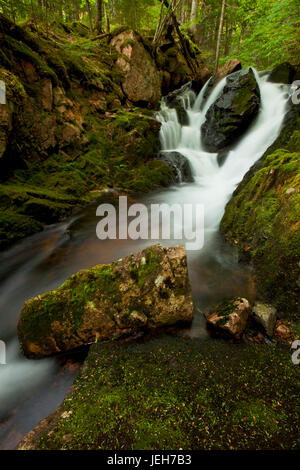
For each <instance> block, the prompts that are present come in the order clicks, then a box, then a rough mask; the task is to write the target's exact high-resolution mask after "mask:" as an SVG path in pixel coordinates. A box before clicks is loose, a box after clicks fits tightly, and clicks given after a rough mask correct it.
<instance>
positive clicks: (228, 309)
mask: <svg viewBox="0 0 300 470" xmlns="http://www.w3.org/2000/svg"><path fill="white" fill-rule="evenodd" d="M239 302H243V301H242V299H241V298H239V297H236V298H235V299H232V300H224V301H223V302H222V303H221V304H220V305H218V307H217V308H216V313H217V315H218V316H219V317H220V319H219V320H218V321H217V323H216V325H217V326H223V325H225V324H226V323H227V322H228V317H229V315H231V314H232V313H233V312H234V311H235V310H236V308H237V304H238V303H239Z"/></svg>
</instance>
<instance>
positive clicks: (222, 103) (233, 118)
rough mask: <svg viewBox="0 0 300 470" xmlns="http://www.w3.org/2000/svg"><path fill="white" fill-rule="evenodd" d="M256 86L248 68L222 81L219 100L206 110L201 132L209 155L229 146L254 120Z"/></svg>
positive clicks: (257, 96) (258, 97)
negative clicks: (222, 85)
mask: <svg viewBox="0 0 300 470" xmlns="http://www.w3.org/2000/svg"><path fill="white" fill-rule="evenodd" d="M259 105H260V92H259V86H258V83H257V81H256V78H255V76H254V73H253V70H252V69H251V68H248V69H245V70H242V71H239V72H235V73H234V74H231V75H229V76H228V77H227V79H226V85H225V87H224V89H223V92H222V94H221V96H220V97H219V98H218V99H217V101H216V102H215V103H214V104H213V105H212V106H211V107H210V108H209V110H208V111H207V114H206V121H205V123H204V124H203V126H202V128H201V133H202V141H203V143H204V145H205V147H206V148H207V150H208V151H210V152H216V151H218V150H221V149H223V148H224V147H227V146H228V145H229V144H232V143H233V142H234V141H235V140H236V139H237V138H238V137H240V136H241V135H242V133H243V132H244V131H245V130H246V129H247V128H248V127H249V125H250V124H251V123H252V121H253V119H254V118H255V117H256V116H257V114H258V111H259Z"/></svg>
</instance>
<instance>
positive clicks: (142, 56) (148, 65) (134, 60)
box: [111, 30, 162, 107]
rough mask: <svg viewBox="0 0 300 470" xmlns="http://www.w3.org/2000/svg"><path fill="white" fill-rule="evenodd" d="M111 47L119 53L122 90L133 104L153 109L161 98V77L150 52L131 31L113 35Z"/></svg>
mask: <svg viewBox="0 0 300 470" xmlns="http://www.w3.org/2000/svg"><path fill="white" fill-rule="evenodd" d="M111 45H112V46H113V47H115V48H116V50H117V51H118V52H119V53H120V57H119V58H118V59H117V62H116V64H117V67H118V68H119V69H120V70H121V71H122V72H123V73H124V79H123V82H122V88H123V90H124V93H125V95H126V97H127V98H128V99H129V100H130V101H131V102H132V103H135V104H144V105H145V106H150V107H154V106H156V105H157V103H158V101H159V99H160V98H161V83H162V77H161V74H160V72H159V71H158V70H157V67H156V64H155V62H154V59H153V57H152V56H151V54H150V52H149V51H148V50H147V48H146V47H145V45H144V43H143V42H142V41H141V38H140V36H139V35H138V34H136V33H135V31H133V30H128V31H123V32H121V33H119V34H117V35H114V37H113V39H112V41H111Z"/></svg>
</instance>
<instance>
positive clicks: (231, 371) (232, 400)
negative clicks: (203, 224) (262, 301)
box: [18, 335, 300, 451]
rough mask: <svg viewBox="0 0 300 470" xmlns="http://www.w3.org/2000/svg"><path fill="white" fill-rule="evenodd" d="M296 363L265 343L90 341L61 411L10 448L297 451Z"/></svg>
mask: <svg viewBox="0 0 300 470" xmlns="http://www.w3.org/2000/svg"><path fill="white" fill-rule="evenodd" d="M297 367H298V366H295V365H294V364H293V363H292V361H291V357H290V350H289V349H283V348H270V347H268V346H266V345H252V346H250V345H245V344H243V345H241V344H228V343H227V342H224V341H203V340H202V339H190V338H183V337H178V336H175V337H174V336H167V335H164V336H161V337H158V338H155V339H150V340H148V341H143V342H138V343H137V342H132V343H128V342H126V343H123V344H120V343H119V342H118V343H116V342H111V343H107V344H100V343H98V344H95V345H93V346H92V347H91V349H90V352H89V355H88V358H87V359H86V361H85V363H84V365H83V367H82V369H81V372H80V374H79V376H78V377H77V379H76V380H75V383H74V384H73V387H72V391H70V394H68V396H67V397H66V399H65V401H64V403H63V404H62V406H60V407H59V408H58V409H57V410H56V411H55V412H54V413H53V414H52V415H50V416H49V417H48V418H46V419H45V420H43V421H42V422H41V423H40V424H39V425H38V426H37V427H36V428H35V429H34V430H33V431H31V432H30V433H29V434H28V435H27V436H26V437H25V439H24V440H23V441H22V442H21V443H20V444H19V446H18V448H19V449H24V450H25V449H26V450H29V449H45V450H50V449H51V450H88V449H90V450H92V449H94V450H96V449H97V450H100V449H102V450H110V451H111V450H120V449H124V450H144V449H149V450H154V451H155V450H157V449H170V450H176V449H177V450H180V449H182V448H184V449H186V450H189V449H191V450H210V449H215V450H221V449H224V450H229V449H231V450H232V449H239V450H242V449H244V450H246V449H247V450H260V449H261V450H266V449H278V450H279V449H280V450H284V449H286V450H288V449H299V446H300V441H299V426H300V408H299V405H298V401H299V400H298V397H299V387H300V382H299V372H298V369H297Z"/></svg>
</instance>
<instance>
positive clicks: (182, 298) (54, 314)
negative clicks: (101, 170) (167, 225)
mask: <svg viewBox="0 0 300 470" xmlns="http://www.w3.org/2000/svg"><path fill="white" fill-rule="evenodd" d="M192 318H193V303H192V298H191V288H190V283H189V279H188V272H187V261H186V254H185V250H184V247H183V246H175V247H170V248H163V247H162V246H161V245H155V246H152V247H149V248H146V249H144V250H142V251H141V252H139V253H137V254H135V255H130V256H128V257H127V258H124V259H122V260H119V261H117V262H115V263H112V264H110V265H99V266H95V267H94V268H92V269H88V270H86V271H80V272H79V273H77V274H75V275H74V276H72V277H71V278H70V279H68V280H67V281H66V282H65V283H64V284H63V285H62V286H61V287H59V288H58V289H56V290H54V291H51V292H48V293H45V294H43V295H39V296H37V297H35V298H33V299H31V300H28V301H27V302H25V304H24V307H23V309H22V312H21V316H20V320H19V324H18V334H19V340H20V345H21V349H22V351H23V353H24V354H25V355H26V356H27V357H30V358H41V357H45V356H50V355H52V354H55V353H59V352H64V351H69V350H71V349H74V348H77V347H80V346H83V345H86V344H89V343H93V342H95V341H98V340H104V339H112V338H116V337H118V336H120V335H123V334H132V333H135V332H137V331H139V330H140V329H141V328H143V329H144V328H153V327H163V326H169V325H174V324H176V323H178V322H190V321H191V320H192Z"/></svg>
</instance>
